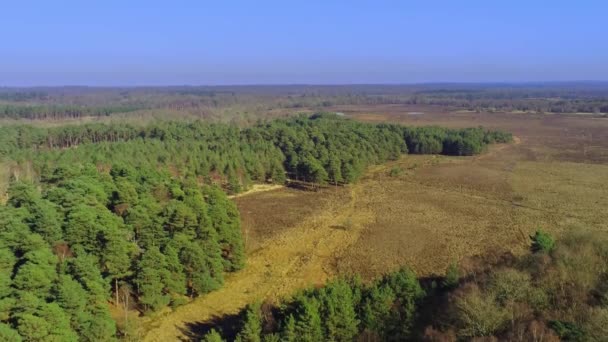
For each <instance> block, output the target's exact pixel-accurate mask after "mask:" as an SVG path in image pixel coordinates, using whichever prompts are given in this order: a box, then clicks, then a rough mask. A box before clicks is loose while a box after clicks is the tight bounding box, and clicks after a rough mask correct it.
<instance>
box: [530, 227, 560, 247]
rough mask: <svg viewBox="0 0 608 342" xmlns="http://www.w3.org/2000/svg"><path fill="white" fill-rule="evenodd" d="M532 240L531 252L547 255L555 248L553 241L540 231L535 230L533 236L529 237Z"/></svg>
mask: <svg viewBox="0 0 608 342" xmlns="http://www.w3.org/2000/svg"><path fill="white" fill-rule="evenodd" d="M530 239H532V251H533V252H542V253H549V252H551V251H552V250H553V248H554V246H555V240H553V238H552V237H551V235H549V234H548V233H545V232H544V231H542V230H540V229H539V230H537V231H536V233H534V235H533V236H531V237H530Z"/></svg>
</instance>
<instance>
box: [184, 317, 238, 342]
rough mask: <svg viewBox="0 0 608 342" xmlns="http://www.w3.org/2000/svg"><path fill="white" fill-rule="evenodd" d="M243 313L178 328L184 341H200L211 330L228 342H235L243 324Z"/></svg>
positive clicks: (191, 323) (187, 324)
mask: <svg viewBox="0 0 608 342" xmlns="http://www.w3.org/2000/svg"><path fill="white" fill-rule="evenodd" d="M243 319H244V315H243V312H241V313H238V314H232V315H223V316H214V317H213V318H211V319H209V320H207V321H204V322H202V321H200V322H189V323H186V326H185V327H178V329H179V330H180V331H181V333H182V334H183V336H184V337H182V338H181V340H182V341H200V340H201V339H202V338H203V337H204V336H205V335H206V334H207V333H208V332H209V331H211V329H215V330H216V331H217V332H219V333H220V334H221V335H222V337H223V338H224V339H225V340H227V341H233V340H234V339H235V338H236V335H237V334H238V332H239V329H240V327H241V324H242V322H243Z"/></svg>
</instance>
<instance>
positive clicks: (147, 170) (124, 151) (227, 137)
mask: <svg viewBox="0 0 608 342" xmlns="http://www.w3.org/2000/svg"><path fill="white" fill-rule="evenodd" d="M510 139H511V135H510V134H508V133H503V132H494V131H486V130H484V129H482V128H471V129H462V130H449V129H442V128H439V127H422V128H406V127H402V126H397V125H386V124H380V125H372V124H363V123H358V122H355V121H351V120H347V119H343V118H341V117H339V116H336V115H334V114H318V115H313V116H311V117H304V116H302V117H296V118H291V119H286V120H275V121H269V122H260V123H258V124H257V125H254V126H252V127H249V128H245V129H241V128H238V127H237V126H234V125H229V124H220V123H215V124H211V123H204V122H200V121H197V122H193V123H184V122H159V123H155V124H150V125H148V126H130V125H125V124H112V125H103V124H89V125H79V126H61V127H52V128H36V127H32V126H23V125H17V126H5V127H3V128H0V148H1V150H0V155H1V156H2V158H3V160H4V161H5V162H7V163H12V164H14V167H13V171H12V182H11V185H10V187H9V189H8V199H7V202H6V204H5V205H3V206H1V207H0V211H1V213H0V256H1V257H0V262H1V263H2V265H3V267H2V268H0V294H1V295H0V340H16V341H17V340H20V339H22V340H24V341H76V340H80V341H106V340H111V339H113V338H114V337H115V336H117V334H118V333H117V328H116V324H115V322H114V321H113V320H112V319H111V317H110V314H109V311H108V306H107V303H108V302H112V303H113V304H114V305H115V307H117V308H123V309H124V310H125V311H127V309H130V308H131V309H132V308H136V309H137V310H139V311H140V312H141V313H143V314H146V313H148V312H153V311H157V310H159V309H162V308H164V307H166V306H168V305H171V306H177V305H180V304H182V303H184V302H186V301H188V300H189V298H192V297H195V296H198V295H200V294H204V293H207V292H209V291H212V290H214V289H217V288H218V287H220V286H221V285H222V282H223V277H224V274H225V273H226V272H233V271H236V270H238V269H240V268H242V267H243V266H244V261H245V256H244V248H243V239H242V236H241V229H240V219H239V213H238V211H237V209H236V207H235V205H234V203H233V202H232V201H230V200H229V199H228V197H227V193H237V192H239V191H242V190H243V189H244V188H246V187H247V186H248V185H249V184H250V183H251V182H275V183H282V182H284V181H285V180H286V178H291V179H296V180H300V181H306V182H311V183H319V184H332V185H336V186H338V185H342V184H346V183H350V182H353V181H355V180H356V179H357V178H358V177H359V176H360V175H361V174H362V172H363V171H364V169H365V167H366V166H369V165H371V164H375V163H381V162H384V161H386V160H392V159H396V158H398V157H400V156H401V155H402V154H405V153H408V151H409V152H410V153H444V154H451V155H472V154H476V153H479V152H481V151H482V150H483V148H484V147H485V146H486V145H487V144H491V143H495V142H508V141H510ZM26 167H30V168H32V169H33V170H34V172H33V174H34V175H35V176H34V177H25V176H24V175H22V172H21V170H22V169H24V168H26ZM412 277H413V276H412V275H411V274H410V273H403V274H402V275H396V276H395V277H394V279H392V280H391V279H388V280H385V282H386V284H387V285H386V286H388V287H389V288H390V289H391V291H393V292H394V293H395V296H409V291H414V290H416V289H417V288H415V289H413V290H412V289H410V288H406V287H407V286H413V285H412V284H415V282H414V283H412V284H410V283H409V282H411V281H409V280H407V279H410V278H411V279H414V278H412ZM402 278H403V279H402ZM404 281H405V282H406V284H402V282H404ZM408 284H409V285H408ZM336 286H337V285H336ZM340 286H342V287H344V286H346V285H344V284H342V285H340ZM404 286H405V287H404ZM336 291H339V290H338V289H336ZM340 291H341V290H340ZM386 291H388V289H387V290H386ZM416 291H418V290H416ZM340 295H343V294H340ZM311 296H312V294H311ZM302 298H304V297H302ZM403 298H406V297H403ZM302 300H303V301H304V299H302ZM302 305H305V306H306V305H313V306H314V305H316V304H306V302H305V301H304V302H303V304H302ZM412 305H413V304H412ZM301 310H305V309H303V308H299V307H294V308H293V310H292V311H293V313H294V314H295V313H296V312H300V311H301ZM408 310H409V309H408ZM403 314H404V315H409V313H407V312H404V313H403ZM298 317H299V316H298ZM124 333H125V332H124V331H123V332H122V334H124ZM314 336H317V335H314Z"/></svg>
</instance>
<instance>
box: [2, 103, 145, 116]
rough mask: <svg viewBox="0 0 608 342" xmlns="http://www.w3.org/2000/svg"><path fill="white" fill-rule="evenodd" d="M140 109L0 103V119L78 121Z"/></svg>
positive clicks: (129, 107) (131, 107) (133, 107)
mask: <svg viewBox="0 0 608 342" xmlns="http://www.w3.org/2000/svg"><path fill="white" fill-rule="evenodd" d="M139 109H142V108H141V107H137V106H103V107H91V106H74V105H30V104H28V105H23V104H2V103H0V118H6V119H29V120H59V119H79V118H82V117H87V116H98V117H99V116H109V115H111V114H115V113H128V112H133V111H136V110H139Z"/></svg>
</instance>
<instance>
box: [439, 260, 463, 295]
mask: <svg viewBox="0 0 608 342" xmlns="http://www.w3.org/2000/svg"><path fill="white" fill-rule="evenodd" d="M459 281H460V272H459V271H458V264H457V263H455V262H452V263H450V264H449V265H448V269H447V270H446V271H445V279H444V280H443V283H442V285H443V286H444V287H445V288H448V289H452V288H455V287H456V286H458V283H459Z"/></svg>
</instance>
